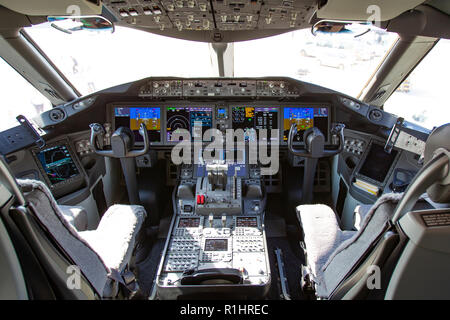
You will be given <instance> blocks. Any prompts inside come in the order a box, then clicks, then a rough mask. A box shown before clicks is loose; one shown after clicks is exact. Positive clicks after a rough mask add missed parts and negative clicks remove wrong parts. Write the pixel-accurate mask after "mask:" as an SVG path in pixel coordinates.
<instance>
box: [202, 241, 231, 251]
mask: <svg viewBox="0 0 450 320" xmlns="http://www.w3.org/2000/svg"><path fill="white" fill-rule="evenodd" d="M204 250H205V251H227V250H228V239H206V240H205V249H204Z"/></svg>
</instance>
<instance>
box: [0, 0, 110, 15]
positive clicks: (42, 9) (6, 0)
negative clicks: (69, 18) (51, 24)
mask: <svg viewBox="0 0 450 320" xmlns="http://www.w3.org/2000/svg"><path fill="white" fill-rule="evenodd" d="M0 5H2V6H4V7H6V8H8V9H10V10H13V11H16V12H19V13H21V14H25V15H28V16H65V15H76V16H80V15H98V14H101V12H102V1H101V0H28V1H26V0H23V1H18V0H0Z"/></svg>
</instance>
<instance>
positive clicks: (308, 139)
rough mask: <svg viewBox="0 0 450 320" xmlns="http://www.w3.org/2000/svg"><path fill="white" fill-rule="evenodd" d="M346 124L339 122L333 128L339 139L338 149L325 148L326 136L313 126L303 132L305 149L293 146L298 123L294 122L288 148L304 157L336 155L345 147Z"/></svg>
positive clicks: (332, 131)
mask: <svg viewBox="0 0 450 320" xmlns="http://www.w3.org/2000/svg"><path fill="white" fill-rule="evenodd" d="M344 128H345V125H344V124H337V125H336V126H334V127H333V129H331V134H332V135H337V137H338V139H339V147H338V149H336V150H325V149H324V147H325V137H324V135H323V133H322V132H321V131H320V130H319V129H318V128H316V127H312V128H310V129H308V130H306V131H305V133H304V134H303V141H305V149H296V148H294V146H293V142H294V137H295V135H296V134H297V123H293V124H292V125H291V128H290V130H289V136H288V148H289V152H291V153H292V154H293V155H296V156H299V157H304V158H313V159H317V158H323V157H331V156H334V155H336V154H338V153H340V152H342V150H343V149H344Z"/></svg>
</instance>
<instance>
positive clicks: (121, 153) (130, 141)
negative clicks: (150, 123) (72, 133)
mask: <svg viewBox="0 0 450 320" xmlns="http://www.w3.org/2000/svg"><path fill="white" fill-rule="evenodd" d="M89 127H90V128H91V146H92V148H93V149H94V152H95V153H96V154H98V155H101V156H104V157H110V158H118V159H120V164H121V166H122V170H123V175H124V177H125V182H126V184H127V191H128V200H129V201H130V204H140V203H141V201H140V199H139V190H138V184H137V178H136V162H135V160H134V158H136V157H139V156H142V155H144V154H146V153H147V152H148V150H149V140H148V133H147V128H146V126H145V124H144V123H141V125H140V127H139V134H140V135H141V136H142V138H143V139H144V147H143V148H142V149H141V150H133V147H134V134H133V132H132V131H131V130H130V129H129V128H126V127H120V128H118V129H117V130H116V131H115V132H114V133H113V134H112V136H111V150H102V149H99V148H98V146H97V141H98V142H101V141H103V137H104V135H105V129H104V128H103V126H102V125H101V124H99V123H92V124H90V125H89Z"/></svg>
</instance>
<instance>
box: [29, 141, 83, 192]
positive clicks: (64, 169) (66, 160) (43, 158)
mask: <svg viewBox="0 0 450 320" xmlns="http://www.w3.org/2000/svg"><path fill="white" fill-rule="evenodd" d="M36 157H37V158H38V159H39V162H40V163H41V164H42V167H43V168H44V171H45V173H46V175H47V178H48V180H50V183H51V184H52V185H55V184H58V183H61V182H64V181H66V180H68V179H70V178H73V177H75V176H78V175H79V174H80V171H79V170H78V168H77V166H76V165H75V163H74V161H73V159H72V156H71V155H70V153H69V150H68V149H67V146H66V145H64V144H63V145H58V146H54V147H51V148H47V149H45V150H42V151H40V152H38V153H37V154H36Z"/></svg>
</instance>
